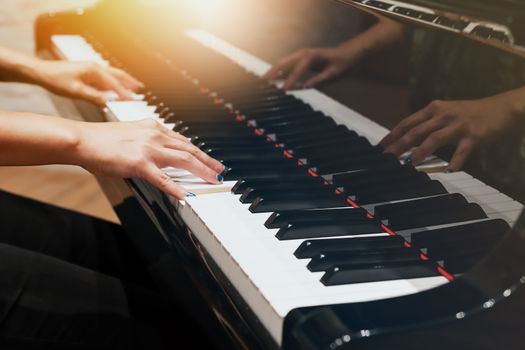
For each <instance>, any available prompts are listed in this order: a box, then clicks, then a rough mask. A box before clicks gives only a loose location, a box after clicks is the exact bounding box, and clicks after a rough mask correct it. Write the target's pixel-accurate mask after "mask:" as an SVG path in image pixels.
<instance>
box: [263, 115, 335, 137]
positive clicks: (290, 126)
mask: <svg viewBox="0 0 525 350" xmlns="http://www.w3.org/2000/svg"><path fill="white" fill-rule="evenodd" d="M335 125H336V124H335V122H334V121H333V119H331V118H321V119H319V120H316V121H315V122H311V123H305V122H304V121H300V122H297V121H291V122H283V123H278V124H274V125H267V126H265V127H264V128H262V130H264V132H265V133H266V134H277V135H279V134H281V133H287V132H290V131H292V132H293V131H296V130H300V131H307V130H318V129H319V128H323V127H331V126H335Z"/></svg>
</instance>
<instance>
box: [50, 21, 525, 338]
mask: <svg viewBox="0 0 525 350" xmlns="http://www.w3.org/2000/svg"><path fill="white" fill-rule="evenodd" d="M52 41H53V43H54V46H55V49H56V52H57V54H59V55H60V56H61V57H63V58H65V59H69V60H93V61H97V62H99V61H100V60H103V59H102V58H101V56H100V55H99V54H98V53H97V52H96V50H94V49H93V47H92V46H91V45H90V44H89V43H88V42H87V41H86V40H85V39H83V38H82V37H80V36H53V37H52ZM182 42H183V44H184V45H183V46H184V50H180V51H176V50H175V51H174V52H163V53H156V54H152V53H148V52H147V50H144V53H143V55H133V56H132V57H131V56H130V55H126V54H125V52H119V49H118V48H114V50H113V52H112V55H113V57H110V58H109V59H112V58H115V57H117V58H118V61H120V62H122V63H123V64H124V67H125V68H126V69H127V70H129V71H130V73H132V74H133V75H135V76H137V77H138V78H139V79H141V80H142V81H143V82H144V83H145V84H146V86H147V89H148V90H147V91H145V92H144V94H143V95H137V96H136V98H137V100H136V101H128V102H108V104H107V108H106V113H107V116H108V118H109V119H113V120H115V119H116V120H122V121H126V120H137V119H146V118H150V119H154V120H157V121H158V122H159V123H162V124H163V125H165V126H166V127H168V128H172V129H175V130H176V131H179V132H181V133H182V134H184V135H186V136H187V137H190V138H191V139H192V141H193V142H194V143H195V144H196V145H199V147H201V149H203V150H204V151H206V152H207V153H209V154H210V155H211V156H213V157H215V158H217V159H219V160H221V161H223V162H224V164H225V165H226V166H227V168H228V170H227V171H226V173H225V174H224V175H225V179H226V181H225V183H224V184H222V185H220V186H212V185H207V184H204V183H202V181H201V180H199V179H195V178H194V177H193V176H191V175H190V174H188V173H187V172H185V171H182V170H179V169H165V171H166V172H167V173H169V174H170V175H171V176H172V177H173V178H174V181H180V182H182V183H183V184H184V186H185V187H186V188H187V189H188V190H191V191H194V192H195V193H197V194H198V195H197V196H196V197H192V198H187V199H186V200H185V201H175V200H174V199H173V204H174V206H175V207H176V209H177V211H178V213H179V215H180V216H181V218H182V219H183V220H184V222H185V223H186V225H187V226H188V228H189V229H190V231H191V232H192V233H193V235H194V236H195V237H196V238H197V240H198V242H199V244H200V245H201V246H202V247H204V249H205V250H206V251H207V252H208V253H209V255H210V256H211V257H212V258H213V260H214V261H215V263H216V264H217V265H218V266H219V267H220V268H221V270H222V271H223V273H224V274H225V275H226V277H227V278H228V279H229V281H230V282H231V283H232V285H233V286H234V287H235V288H236V290H237V291H238V293H239V294H240V295H241V297H242V298H243V299H244V301H245V302H246V303H247V304H248V306H249V307H250V308H251V309H252V311H253V312H254V313H255V314H256V315H257V317H258V318H259V320H260V321H261V323H262V324H263V325H264V326H265V327H266V329H267V330H268V332H269V333H270V334H271V336H272V337H273V338H274V339H275V341H276V342H277V343H278V344H280V343H281V340H282V332H283V322H284V318H285V317H286V315H287V314H288V313H289V312H290V311H291V310H293V309H295V308H299V307H308V306H319V305H329V304H340V303H352V302H360V301H367V300H377V299H384V298H390V297H395V296H401V295H406V294H410V293H417V292H420V291H423V290H426V289H429V288H433V287H436V286H439V285H441V284H444V283H447V281H449V280H453V279H454V278H455V276H457V275H458V274H461V273H462V272H464V271H466V270H467V269H468V268H469V267H470V266H472V265H473V264H474V263H475V262H476V261H477V260H478V259H480V257H482V256H483V255H484V254H485V253H487V252H488V251H489V250H490V248H491V247H493V246H494V245H495V244H496V242H497V241H498V240H499V239H500V238H501V237H502V235H503V234H504V233H505V232H506V230H507V229H508V227H509V225H512V224H513V223H514V222H515V221H516V220H517V218H518V216H519V214H520V213H521V210H522V208H523V206H522V205H521V204H520V203H518V202H516V201H513V200H512V199H511V198H509V197H508V196H506V195H504V194H502V193H500V192H498V191H497V190H495V189H493V188H491V187H489V186H487V185H485V184H484V183H482V182H480V181H479V180H477V179H475V178H473V177H472V176H470V175H468V174H467V173H465V172H457V173H452V174H444V173H433V174H427V173H424V172H420V171H418V169H415V168H414V167H412V166H411V165H403V164H401V163H400V162H399V161H398V160H396V159H395V158H393V157H391V156H389V155H384V154H383V153H382V152H381V149H380V148H379V147H377V146H374V145H375V144H376V143H377V142H378V141H379V140H380V139H381V138H382V137H383V136H384V135H385V134H386V133H387V132H388V131H387V130H386V129H385V128H383V127H381V126H379V125H378V124H376V123H374V122H372V121H370V120H368V119H367V118H365V117H363V116H361V115H359V114H358V113H356V112H355V111H352V110H351V109H349V108H347V107H346V106H343V105H341V104H339V103H338V102H336V101H334V100H332V99H331V98H329V97H328V96H326V95H324V94H322V93H320V92H319V91H317V90H314V89H308V90H302V91H295V92H291V93H284V92H282V91H281V90H279V89H278V88H276V87H275V86H274V85H271V84H269V83H267V82H264V81H262V80H261V79H260V76H261V75H262V74H263V73H264V72H265V71H266V70H267V69H268V68H269V65H268V64H267V63H265V62H263V61H261V60H259V59H258V58H256V57H253V56H252V55H250V54H248V53H246V52H244V51H242V50H240V49H238V48H235V47H234V46H232V45H230V44H228V43H226V42H225V41H223V40H221V39H219V38H217V37H214V36H213V35H211V34H209V33H206V32H202V31H189V32H188V33H187V38H185V39H182ZM190 52H191V53H190ZM148 55H149V56H151V57H150V58H149V60H150V61H148V63H149V64H147V63H145V62H144V60H145V57H146V56H148ZM137 56H138V57H137ZM104 62H106V63H104V64H108V63H107V61H105V60H104ZM429 161H430V162H429V163H427V164H426V167H430V168H433V167H437V166H439V165H442V161H441V160H439V159H430V160H429ZM420 169H421V168H420Z"/></svg>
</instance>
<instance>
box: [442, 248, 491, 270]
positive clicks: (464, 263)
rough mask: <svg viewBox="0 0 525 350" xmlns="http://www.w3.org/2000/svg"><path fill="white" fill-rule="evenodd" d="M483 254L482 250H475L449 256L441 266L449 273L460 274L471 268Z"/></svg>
mask: <svg viewBox="0 0 525 350" xmlns="http://www.w3.org/2000/svg"><path fill="white" fill-rule="evenodd" d="M483 256H484V254H483V252H475V253H470V254H463V255H461V256H454V257H450V258H447V260H446V261H444V262H443V267H444V268H445V270H447V272H449V273H452V274H461V273H464V272H466V271H468V270H469V269H471V268H472V267H473V266H474V265H475V264H476V263H477V262H479V261H480V260H481V259H482V258H483Z"/></svg>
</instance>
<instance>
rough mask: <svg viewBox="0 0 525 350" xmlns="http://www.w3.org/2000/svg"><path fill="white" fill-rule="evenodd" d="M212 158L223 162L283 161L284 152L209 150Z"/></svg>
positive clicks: (276, 150)
mask: <svg viewBox="0 0 525 350" xmlns="http://www.w3.org/2000/svg"><path fill="white" fill-rule="evenodd" d="M206 153H207V154H209V155H210V156H211V157H213V158H216V159H221V160H230V161H234V160H238V161H250V160H253V161H254V162H257V161H261V162H262V161H267V160H275V159H283V158H284V156H283V152H282V151H279V150H278V149H269V150H260V151H259V152H253V151H252V150H250V149H248V150H242V149H239V150H237V151H234V150H232V151H226V150H215V149H211V150H207V152H206Z"/></svg>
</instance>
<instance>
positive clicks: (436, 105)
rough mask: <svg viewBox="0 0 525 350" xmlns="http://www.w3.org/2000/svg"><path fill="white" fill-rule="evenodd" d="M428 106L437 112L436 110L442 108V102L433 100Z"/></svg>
mask: <svg viewBox="0 0 525 350" xmlns="http://www.w3.org/2000/svg"><path fill="white" fill-rule="evenodd" d="M428 106H429V107H430V109H432V110H438V109H440V108H441V107H442V106H443V101H442V100H433V101H432V102H430V104H429V105H428Z"/></svg>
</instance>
